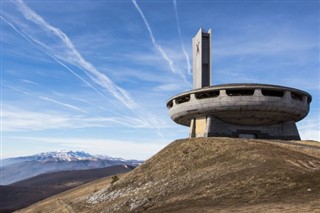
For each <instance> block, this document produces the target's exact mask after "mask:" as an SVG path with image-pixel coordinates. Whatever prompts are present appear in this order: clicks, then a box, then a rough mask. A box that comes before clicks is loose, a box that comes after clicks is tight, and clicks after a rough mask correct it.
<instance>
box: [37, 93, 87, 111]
mask: <svg viewBox="0 0 320 213" xmlns="http://www.w3.org/2000/svg"><path fill="white" fill-rule="evenodd" d="M39 98H40V99H42V100H45V101H49V102H52V103H55V104H58V105H61V106H64V107H67V108H70V109H73V110H77V111H79V112H82V113H85V111H84V110H82V109H80V108H79V107H76V106H73V105H71V104H67V103H63V102H61V101H58V100H55V99H52V98H48V97H44V96H39Z"/></svg>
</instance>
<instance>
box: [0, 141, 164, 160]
mask: <svg viewBox="0 0 320 213" xmlns="http://www.w3.org/2000/svg"><path fill="white" fill-rule="evenodd" d="M3 140H4V141H6V142H8V143H10V142H14V143H16V142H20V141H21V142H22V143H33V144H41V145H43V144H46V146H47V147H54V148H53V149H52V148H51V150H47V151H56V150H57V149H58V148H59V147H63V148H64V149H71V150H86V151H87V152H89V153H92V154H103V155H105V154H106V153H107V154H108V155H109V156H112V157H121V158H126V159H140V160H146V159H147V158H149V157H151V156H152V155H154V154H155V153H157V152H158V151H160V150H161V149H162V148H163V147H165V146H166V143H163V142H162V141H152V142H150V141H148V142H147V143H144V142H143V141H141V140H139V141H136V140H130V139H128V140H113V139H100V138H92V137H90V138H79V137H78V138H77V137H69V138H65V137H64V138H62V137H27V136H26V137H21V136H20V137H17V136H15V137H4V138H3ZM50 145H51V146H50ZM57 147H58V148H57ZM28 151H29V150H28ZM43 151H46V150H41V152H43ZM37 152H39V151H37V150H36V151H33V153H32V154H37ZM7 153H9V152H6V153H5V154H7ZM16 155H17V153H15V156H8V155H4V156H2V157H3V158H8V157H16ZM19 155H20V156H23V155H30V151H29V152H27V153H23V152H21V151H20V153H19Z"/></svg>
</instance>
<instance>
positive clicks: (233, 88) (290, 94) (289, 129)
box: [167, 29, 312, 140]
mask: <svg viewBox="0 0 320 213" xmlns="http://www.w3.org/2000/svg"><path fill="white" fill-rule="evenodd" d="M192 45H193V46H192V49H193V90H190V91H187V92H184V93H181V94H178V95H176V96H174V97H172V98H170V99H169V101H168V102H167V107H168V109H169V115H170V117H171V119H172V120H173V121H175V122H176V123H178V124H181V125H184V126H188V127H190V137H245V138H263V139H284V140H300V136H299V132H298V129H297V126H296V122H297V121H299V120H301V119H303V118H304V117H306V116H307V114H308V113H309V107H310V103H311V100H312V97H311V95H310V94H309V93H307V92H305V91H302V90H298V89H295V88H289V87H283V86H277V85H269V84H258V83H250V84H248V83H239V84H223V85H214V86H211V85H210V82H211V30H209V31H208V32H204V31H203V30H202V29H200V30H199V32H198V33H197V34H196V36H195V37H194V38H193V39H192Z"/></svg>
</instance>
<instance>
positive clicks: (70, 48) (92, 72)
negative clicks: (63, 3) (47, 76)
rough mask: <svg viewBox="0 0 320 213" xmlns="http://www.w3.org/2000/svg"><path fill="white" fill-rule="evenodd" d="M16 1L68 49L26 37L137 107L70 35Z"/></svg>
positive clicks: (22, 9) (32, 18)
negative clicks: (55, 47) (90, 59)
mask: <svg viewBox="0 0 320 213" xmlns="http://www.w3.org/2000/svg"><path fill="white" fill-rule="evenodd" d="M14 3H15V4H16V5H17V7H18V10H20V11H21V13H22V14H23V15H24V17H25V18H26V19H27V20H29V21H31V22H33V23H34V24H36V25H37V26H39V27H41V29H43V30H45V31H46V32H47V33H50V34H51V35H52V36H54V37H55V39H59V41H60V42H62V44H63V45H64V47H65V48H66V49H65V50H64V54H61V52H57V51H55V49H54V48H52V47H51V46H48V45H45V44H44V43H43V42H40V41H39V40H37V39H35V38H34V37H31V36H28V35H26V37H28V38H29V39H31V40H32V41H33V42H35V43H37V44H38V45H41V46H42V47H43V48H45V49H46V52H47V53H50V55H52V56H54V57H55V58H56V59H59V61H66V62H68V63H71V64H74V65H76V66H78V67H80V68H82V69H83V70H84V71H86V72H87V74H88V76H89V77H90V78H91V80H93V81H94V82H95V83H97V84H98V85H100V86H101V87H102V88H105V89H106V90H107V91H109V92H110V93H111V94H112V95H113V96H114V97H115V98H116V99H118V100H119V101H120V102H121V103H122V104H123V105H125V106H126V107H128V108H130V109H132V110H133V109H134V108H136V107H137V106H136V104H135V102H134V100H133V99H132V98H131V97H130V96H129V95H128V94H127V93H126V92H124V90H123V89H122V88H120V87H119V86H117V85H115V84H114V83H113V82H112V81H111V80H110V79H109V78H108V77H107V76H106V75H105V74H103V73H101V72H99V71H98V70H97V69H96V68H95V67H94V66H93V65H92V64H91V63H89V62H88V61H86V60H85V59H84V58H83V57H82V56H81V54H80V53H79V52H78V51H77V49H76V48H75V46H74V45H73V43H72V42H71V40H70V39H69V37H68V36H67V35H66V34H65V33H64V32H62V31H61V30H60V29H59V28H56V27H54V26H52V25H50V24H49V23H48V22H46V21H45V20H44V19H43V18H42V17H41V16H40V15H38V14H37V13H35V12H34V11H33V10H32V9H30V8H29V7H28V6H27V5H26V4H25V3H24V2H23V1H21V0H18V1H15V2H14ZM16 23H18V22H16ZM20 27H21V26H20ZM78 77H79V76H78Z"/></svg>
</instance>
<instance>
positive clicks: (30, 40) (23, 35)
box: [0, 16, 120, 109]
mask: <svg viewBox="0 0 320 213" xmlns="http://www.w3.org/2000/svg"><path fill="white" fill-rule="evenodd" d="M0 18H1V19H2V20H3V21H5V22H6V23H7V24H9V25H10V26H11V27H12V28H13V29H14V30H15V31H16V32H17V33H19V34H20V35H21V36H22V37H24V38H25V39H26V40H27V41H29V42H31V43H32V42H34V43H36V44H38V45H40V46H41V47H43V48H44V49H48V47H46V46H45V45H44V44H43V43H41V42H39V41H38V40H35V39H34V38H31V37H29V36H27V35H25V34H24V33H23V32H21V31H20V30H18V29H17V28H16V27H15V26H14V25H13V24H12V23H11V22H9V21H8V20H7V19H5V18H4V17H2V16H0ZM39 49H40V50H41V51H42V52H43V53H45V54H46V55H48V56H49V57H50V58H52V59H53V60H54V61H56V62H57V63H58V64H60V65H61V66H63V67H64V68H66V69H67V70H68V71H69V72H70V73H71V74H73V75H74V76H75V77H77V78H78V79H80V80H81V81H82V82H84V83H85V84H86V85H87V86H89V87H90V88H91V89H92V90H94V91H95V92H96V93H97V94H98V95H100V96H102V97H103V98H105V99H106V100H107V101H109V102H110V103H111V104H113V105H114V106H116V107H117V106H118V105H117V104H116V103H114V102H113V101H111V100H110V99H109V98H108V97H107V96H105V95H104V94H102V93H101V92H100V91H99V90H97V89H96V88H95V87H94V86H93V85H92V84H91V83H89V82H88V81H87V80H85V79H84V78H82V77H81V76H80V75H78V74H77V73H76V72H74V71H73V70H72V69H71V68H70V67H69V66H67V65H66V64H65V63H63V62H62V61H60V60H59V59H57V58H56V57H55V56H54V55H52V54H51V53H49V52H47V51H46V50H44V49H42V48H39ZM118 108H119V107H118ZM119 109H120V108H119Z"/></svg>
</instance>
